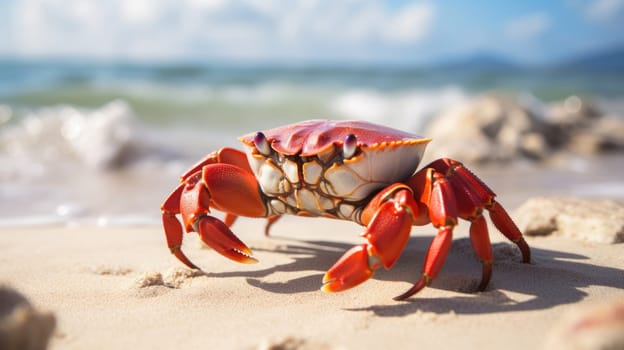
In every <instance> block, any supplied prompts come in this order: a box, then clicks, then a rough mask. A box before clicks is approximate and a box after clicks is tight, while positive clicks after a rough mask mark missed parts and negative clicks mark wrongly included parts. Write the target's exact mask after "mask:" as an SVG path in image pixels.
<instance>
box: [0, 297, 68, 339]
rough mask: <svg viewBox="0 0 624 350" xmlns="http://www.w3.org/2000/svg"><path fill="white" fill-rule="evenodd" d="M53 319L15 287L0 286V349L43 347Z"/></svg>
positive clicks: (50, 333) (53, 324) (51, 329)
mask: <svg viewBox="0 0 624 350" xmlns="http://www.w3.org/2000/svg"><path fill="white" fill-rule="evenodd" d="M55 325H56V320H55V318H54V316H53V315H52V314H50V313H42V312H39V311H37V310H35V309H33V307H32V306H31V305H30V303H29V302H28V300H26V298H25V297H24V296H22V295H21V294H19V293H18V292H16V291H15V290H13V289H11V288H9V287H6V286H1V285H0V349H3V350H44V349H46V348H47V347H48V341H49V340H50V336H51V335H52V332H53V331H54V327H55Z"/></svg>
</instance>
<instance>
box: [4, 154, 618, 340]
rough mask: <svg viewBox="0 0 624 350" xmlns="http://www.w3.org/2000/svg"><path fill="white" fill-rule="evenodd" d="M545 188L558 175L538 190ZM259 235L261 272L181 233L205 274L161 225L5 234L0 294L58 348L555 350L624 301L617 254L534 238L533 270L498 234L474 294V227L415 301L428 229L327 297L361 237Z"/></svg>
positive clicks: (333, 227)
mask: <svg viewBox="0 0 624 350" xmlns="http://www.w3.org/2000/svg"><path fill="white" fill-rule="evenodd" d="M613 168H617V166H614V167H613ZM506 172H507V173H508V172H510V170H509V169H508V170H506V171H505V170H500V171H498V172H496V171H495V170H493V169H489V170H485V171H484V174H485V178H486V179H487V180H488V181H490V182H493V183H495V184H494V185H496V183H497V182H504V181H496V180H495V177H493V176H491V174H497V173H498V174H501V175H506V174H507V173H506ZM507 175H509V174H507ZM519 175H521V173H520V174H519ZM549 176H555V177H556V174H555V175H547V174H546V175H544V173H540V174H538V175H536V176H535V178H534V180H535V179H537V178H540V179H542V181H546V182H549V181H548V178H549ZM513 179H516V180H513ZM614 179H616V177H615V175H614V176H613V177H612V178H611V180H612V181H616V180H614ZM550 180H553V179H552V178H551V179H550ZM523 181H524V182H531V181H532V180H530V177H522V179H520V178H517V177H516V178H512V179H511V180H508V186H502V188H501V191H499V192H500V193H501V198H502V200H501V201H502V202H503V204H505V205H508V207H509V208H510V211H511V212H512V213H513V209H515V208H516V207H517V206H518V205H519V204H520V203H521V202H522V201H523V200H524V199H525V198H528V197H530V196H531V195H532V194H536V193H537V192H539V188H538V187H534V188H532V189H531V190H530V191H527V192H526V193H525V192H522V191H519V190H517V187H514V186H516V185H518V183H516V182H520V183H522V182H523ZM607 183H608V179H607ZM572 184H574V183H573V182H572ZM495 188H496V187H495ZM514 188H515V189H514ZM506 198H507V199H508V200H509V203H511V204H507V202H506V200H505V199H506ZM263 225H264V221H263V220H256V219H241V220H239V221H237V223H236V224H235V225H234V227H233V229H234V231H235V232H236V233H237V234H238V235H239V236H240V237H241V238H242V240H243V241H245V242H246V243H247V244H248V245H249V247H250V248H251V249H252V250H253V251H254V253H255V256H256V257H257V258H258V259H259V260H260V263H258V264H255V265H239V264H236V263H233V262H231V261H229V260H227V259H224V258H223V257H221V256H219V255H218V254H216V253H214V252H212V251H211V250H209V249H207V248H204V247H202V246H201V245H200V243H199V241H198V238H197V236H196V235H194V234H192V235H186V240H185V250H186V252H187V254H188V255H189V256H190V258H191V260H193V261H194V262H196V263H197V264H198V265H200V266H201V267H202V268H203V269H204V270H205V274H202V273H198V272H193V271H191V270H188V269H186V268H185V267H184V266H183V265H182V264H181V263H179V262H178V261H177V260H176V259H175V258H174V257H173V256H171V255H170V254H169V251H168V249H167V247H166V244H165V240H164V235H163V233H162V230H161V227H159V225H145V226H134V227H100V226H97V225H77V226H72V225H69V226H50V225H45V226H38V227H37V226H35V227H16V228H11V227H2V228H1V229H0V249H1V251H2V252H3V253H2V256H1V257H0V262H1V263H0V276H1V280H0V282H2V283H3V284H4V285H6V286H9V287H11V288H14V289H15V290H17V291H18V292H19V293H21V294H23V295H24V296H25V297H26V298H27V299H28V300H29V301H30V303H31V304H32V305H33V307H34V308H35V309H37V310H39V311H41V312H51V313H52V314H53V315H54V316H55V318H56V328H55V330H54V332H53V334H52V337H51V341H50V346H49V348H50V349H116V348H133V349H154V348H157V349H170V348H174V347H176V348H186V349H191V348H217V349H257V348H279V349H281V348H296V349H357V348H360V349H370V348H396V349H407V348H414V347H418V348H423V349H433V348H437V349H449V348H463V349H473V348H474V349H476V348H479V349H501V348H505V349H526V348H546V347H545V344H546V342H547V341H549V340H548V339H549V338H552V337H556V336H557V335H556V334H557V333H556V332H555V333H553V329H555V328H556V327H558V325H559V324H560V322H561V320H562V319H565V317H566V315H567V314H569V313H570V312H572V311H574V310H578V309H579V308H582V307H585V306H588V305H589V306H591V305H594V304H596V303H603V302H609V301H614V300H620V301H621V300H624V270H623V268H624V257H623V255H622V245H621V244H601V243H591V242H586V241H579V240H574V239H570V238H565V237H528V238H527V241H528V243H529V245H530V246H531V248H532V254H533V258H532V260H533V261H532V263H531V264H530V265H527V264H522V263H520V253H519V251H517V250H516V248H515V246H514V245H513V244H510V243H509V242H507V241H505V240H504V239H503V237H502V235H500V234H499V233H498V232H497V231H496V230H495V229H494V228H493V227H491V237H492V240H493V248H494V257H495V264H494V274H493V277H492V280H491V282H490V285H489V287H488V288H487V290H486V291H484V292H475V289H476V286H477V284H478V280H479V277H480V265H479V263H478V261H477V259H476V258H475V256H474V253H473V252H472V248H471V245H470V241H469V239H468V238H467V234H466V232H467V229H468V226H467V225H466V224H462V225H460V226H459V227H458V228H457V230H456V234H455V241H454V243H453V247H452V250H451V252H450V255H449V258H448V259H447V261H446V264H445V265H444V267H443V269H442V272H441V273H440V276H439V278H438V279H436V280H435V281H434V283H433V284H432V286H431V287H429V288H426V289H425V290H423V291H422V292H421V293H419V294H417V295H416V296H414V297H412V298H410V299H408V300H407V301H405V302H396V301H393V300H392V297H394V296H396V295H398V294H400V293H402V292H404V291H405V290H406V289H407V288H409V286H410V285H411V283H412V282H413V281H414V280H415V279H416V278H417V277H418V276H419V273H420V269H421V266H422V261H423V259H424V255H425V253H426V250H427V247H428V244H429V242H430V240H431V238H432V237H433V234H434V230H433V229H432V228H431V227H415V228H414V230H413V233H412V238H411V239H410V241H409V243H408V246H407V248H406V250H405V252H404V253H403V255H402V257H401V259H400V260H399V262H398V263H397V265H396V266H395V267H394V268H393V269H392V270H390V271H384V270H379V271H378V272H377V274H376V275H375V276H374V277H373V278H372V279H371V280H370V281H368V282H367V283H365V284H363V285H361V286H359V287H357V288H354V289H352V290H349V291H347V292H344V293H339V294H327V293H323V292H321V291H320V290H319V288H320V286H321V279H322V275H323V273H324V271H325V270H326V269H327V268H329V267H330V266H331V265H332V264H333V263H334V262H335V260H336V259H338V258H339V257H340V256H341V255H342V253H343V251H345V250H346V249H348V248H349V247H350V246H351V245H353V244H358V243H361V238H360V237H358V234H359V233H360V232H361V227H359V226H357V225H355V224H353V223H349V222H342V221H333V220H328V219H311V218H298V217H287V218H284V219H283V220H281V221H280V222H278V223H277V224H276V225H274V227H273V231H272V236H271V237H268V238H267V237H264V236H263V234H262V230H263V227H264V226H263ZM553 334H554V335H553ZM280 346H281V347H280ZM288 346H291V347H288Z"/></svg>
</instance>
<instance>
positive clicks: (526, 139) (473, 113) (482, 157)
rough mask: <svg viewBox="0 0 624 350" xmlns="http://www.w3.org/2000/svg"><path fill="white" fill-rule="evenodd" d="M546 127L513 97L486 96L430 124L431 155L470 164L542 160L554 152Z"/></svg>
mask: <svg viewBox="0 0 624 350" xmlns="http://www.w3.org/2000/svg"><path fill="white" fill-rule="evenodd" d="M545 127H546V125H545V124H544V123H543V122H542V121H541V120H540V118H539V117H538V116H537V115H535V113H533V112H532V111H530V110H529V109H528V108H525V107H523V106H522V105H520V104H519V103H518V102H517V101H515V100H513V99H511V98H504V97H499V96H492V95H484V96H481V97H478V98H476V99H475V100H473V101H471V102H470V103H468V104H467V105H464V106H460V107H458V108H455V109H452V110H449V111H447V112H446V113H444V114H443V115H441V116H439V117H438V118H436V119H434V120H433V122H432V123H431V124H429V127H428V130H427V131H426V133H425V134H426V135H427V136H429V137H432V138H433V141H432V143H431V147H430V152H431V153H433V154H435V155H436V156H438V157H442V156H444V157H451V158H457V159H461V160H462V161H465V162H468V163H483V162H490V161H509V160H512V159H514V158H516V157H519V156H525V157H529V158H533V159H541V158H543V157H545V156H546V155H547V154H548V152H549V151H550V148H549V145H548V142H547V140H546V139H545V138H544V134H545V130H544V128H545Z"/></svg>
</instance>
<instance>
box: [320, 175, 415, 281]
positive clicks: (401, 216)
mask: <svg viewBox="0 0 624 350" xmlns="http://www.w3.org/2000/svg"><path fill="white" fill-rule="evenodd" d="M371 211H373V212H374V214H372V215H371V216H370V221H369V216H368V215H367V214H363V223H364V224H366V223H368V226H367V228H366V231H365V232H364V233H363V234H362V236H363V237H365V238H366V239H367V241H368V242H367V243H365V244H361V245H358V246H355V247H353V248H351V249H350V250H348V251H347V252H346V253H345V254H344V255H343V256H342V257H341V258H340V259H339V260H338V261H337V262H336V263H335V264H334V266H332V267H331V268H330V269H329V270H328V271H327V273H325V276H324V277H323V287H322V290H323V291H325V292H339V291H343V290H346V289H349V288H352V287H355V286H356V285H358V284H360V283H362V282H364V281H366V280H367V279H369V278H370V277H371V276H372V275H373V272H374V270H376V269H378V268H380V267H382V266H383V267H384V268H386V269H390V268H391V267H392V266H393V265H394V263H395V262H396V261H397V259H398V258H399V256H400V255H401V252H402V251H403V248H404V247H405V245H406V244H407V240H408V239H409V234H410V230H411V226H412V223H413V220H414V217H415V215H417V213H418V205H417V204H416V202H415V201H414V198H413V194H412V191H411V190H410V189H409V188H408V187H407V186H405V185H403V184H395V185H391V186H389V187H388V188H386V189H385V190H384V191H382V192H380V193H379V194H378V195H377V196H375V197H374V198H373V200H372V201H371V202H370V204H369V205H368V206H367V208H366V209H365V212H371Z"/></svg>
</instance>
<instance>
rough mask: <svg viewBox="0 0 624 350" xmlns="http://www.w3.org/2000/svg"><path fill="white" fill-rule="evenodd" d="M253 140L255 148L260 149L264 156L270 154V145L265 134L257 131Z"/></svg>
mask: <svg viewBox="0 0 624 350" xmlns="http://www.w3.org/2000/svg"><path fill="white" fill-rule="evenodd" d="M253 141H254V145H256V148H257V149H258V151H260V153H262V154H264V155H265V156H268V155H269V154H271V146H269V142H268V141H267V138H266V136H264V134H263V133H262V132H261V131H258V132H257V133H256V135H255V136H254V139H253Z"/></svg>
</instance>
